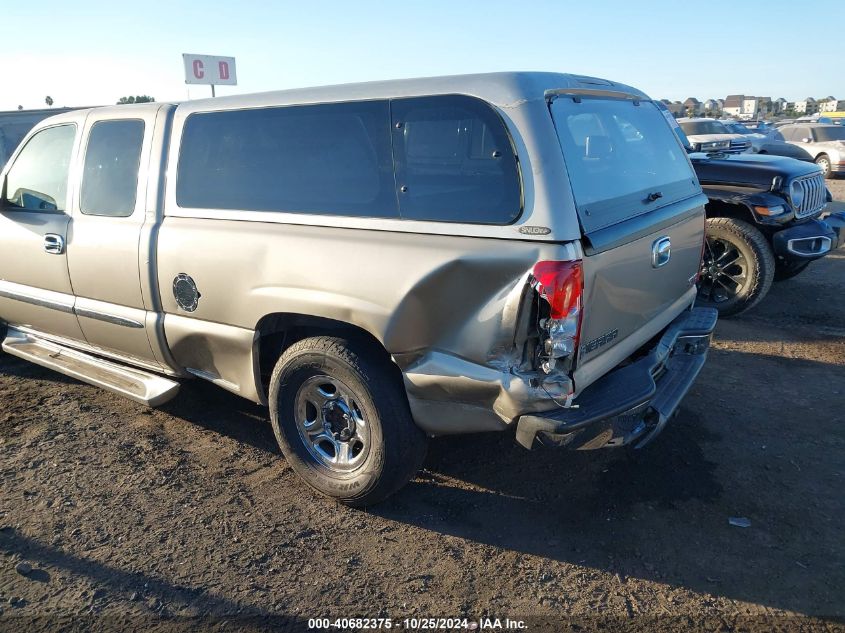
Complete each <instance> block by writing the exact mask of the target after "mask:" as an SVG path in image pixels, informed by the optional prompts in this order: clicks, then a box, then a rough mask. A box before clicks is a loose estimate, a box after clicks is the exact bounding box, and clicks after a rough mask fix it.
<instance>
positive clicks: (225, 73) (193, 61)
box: [182, 53, 238, 86]
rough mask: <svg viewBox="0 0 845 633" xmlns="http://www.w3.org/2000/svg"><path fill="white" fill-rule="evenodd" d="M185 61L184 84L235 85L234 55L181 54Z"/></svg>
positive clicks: (236, 78)
mask: <svg viewBox="0 0 845 633" xmlns="http://www.w3.org/2000/svg"><path fill="white" fill-rule="evenodd" d="M182 59H183V60H184V62H185V83H186V84H211V85H213V86H237V85H238V75H237V73H236V72H235V58H234V57H217V56H214V55H190V54H188V53H183V54H182Z"/></svg>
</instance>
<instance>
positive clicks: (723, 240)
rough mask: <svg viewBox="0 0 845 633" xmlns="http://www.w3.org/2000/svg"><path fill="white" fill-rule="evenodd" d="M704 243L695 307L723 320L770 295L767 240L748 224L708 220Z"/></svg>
mask: <svg viewBox="0 0 845 633" xmlns="http://www.w3.org/2000/svg"><path fill="white" fill-rule="evenodd" d="M706 239H707V244H706V246H705V252H704V261H703V262H702V268H701V278H700V279H699V283H698V298H697V299H696V304H697V305H701V306H706V307H710V308H716V309H717V310H718V311H719V316H724V317H727V316H734V315H737V314H741V313H742V312H745V311H746V310H750V309H751V308H753V307H754V306H755V305H757V303H759V302H760V300H761V299H762V298H763V297H765V296H766V293H768V292H769V288H770V287H771V285H772V281H773V278H774V274H775V258H774V255H773V254H772V249H771V248H770V247H769V244H768V242H767V241H766V238H765V237H764V236H763V234H762V233H761V232H760V231H759V230H757V229H756V228H755V227H754V226H752V225H751V224H749V223H748V222H744V221H742V220H735V219H733V218H708V219H707V236H706ZM720 258H721V260H720ZM714 261H715V265H714V266H711V265H710V264H711V262H714Z"/></svg>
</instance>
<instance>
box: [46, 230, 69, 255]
mask: <svg viewBox="0 0 845 633" xmlns="http://www.w3.org/2000/svg"><path fill="white" fill-rule="evenodd" d="M44 252H46V253H50V254H52V255H61V254H62V253H64V252H65V238H63V237H62V236H61V235H56V234H55V233H47V235H45V236H44Z"/></svg>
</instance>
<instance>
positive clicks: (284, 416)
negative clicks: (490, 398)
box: [269, 336, 427, 506]
mask: <svg viewBox="0 0 845 633" xmlns="http://www.w3.org/2000/svg"><path fill="white" fill-rule="evenodd" d="M269 399H270V419H271V422H272V424H273V432H274V433H275V435H276V440H277V441H278V443H279V447H280V448H281V449H282V453H284V455H285V458H286V459H287V461H288V463H289V464H290V465H291V467H292V468H293V469H294V471H296V473H297V474H298V475H299V476H300V477H301V478H302V479H303V480H304V481H305V483H307V484H308V485H309V486H311V487H312V488H314V489H315V490H317V491H318V492H321V493H322V494H324V495H327V496H330V497H334V498H335V499H337V500H339V501H341V502H343V503H346V504H348V505H353V506H366V505H371V504H374V503H378V502H379V501H382V500H383V499H385V498H386V497H387V496H389V495H391V494H393V493H394V492H396V491H397V490H398V489H399V488H401V487H402V486H403V485H405V484H406V483H407V482H408V480H410V479H411V478H412V477H413V476H414V475H415V474H416V472H417V471H418V470H419V468H420V466H421V465H422V462H423V459H424V458H425V452H426V445H427V438H426V436H425V434H424V433H423V432H422V430H420V428H419V427H418V426H417V425H416V424H415V423H414V421H413V419H412V417H411V411H410V409H409V407H408V401H407V398H406V396H405V391H404V386H403V385H402V381H401V376H399V375H398V372H397V371H396V370H395V368H394V367H392V366H391V364H390V360H389V359H388V358H387V357H386V355H382V354H379V353H376V352H374V351H373V350H371V349H370V347H369V346H368V345H367V344H366V343H362V342H359V341H352V340H349V339H346V338H336V337H329V336H319V337H313V338H307V339H304V340H302V341H299V342H297V343H294V344H293V345H292V346H291V347H290V348H288V349H287V350H286V351H285V352H284V353H283V354H282V356H281V358H279V361H278V362H277V363H276V367H275V369H274V370H273V375H272V377H271V379H270V397H269Z"/></svg>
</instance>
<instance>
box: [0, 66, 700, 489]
mask: <svg viewBox="0 0 845 633" xmlns="http://www.w3.org/2000/svg"><path fill="white" fill-rule="evenodd" d="M0 178H2V184H3V189H2V207H3V209H2V213H0V319H1V320H2V321H3V322H4V323H5V326H6V333H5V338H4V340H3V349H4V350H5V351H6V352H8V353H10V354H15V355H17V356H20V357H22V358H26V359H28V360H31V361H33V362H35V363H39V364H41V365H44V366H47V367H51V368H53V369H56V370H58V371H61V372H64V373H65V374H68V375H71V376H75V377H77V378H80V379H82V380H85V381H88V382H90V383H93V384H96V385H98V386H101V387H104V388H106V389H110V390H112V391H114V392H117V393H120V394H122V395H124V396H127V397H129V398H132V399H133V400H136V401H138V402H142V403H145V404H148V405H157V404H160V403H162V402H165V401H167V400H168V399H170V398H172V397H174V396H175V395H176V392H177V390H178V388H179V385H180V383H181V381H183V380H184V379H188V378H191V377H194V378H199V379H203V380H208V381H211V382H213V383H215V384H217V385H219V386H220V387H222V388H223V389H227V390H229V391H232V392H234V393H236V394H238V395H240V396H242V397H244V398H247V399H249V400H252V401H255V402H259V403H262V404H265V405H267V406H268V407H269V411H270V418H271V421H272V425H273V429H274V431H275V434H276V437H277V439H278V442H279V444H280V446H281V448H282V451H283V453H284V455H285V457H286V458H287V460H288V461H289V463H290V464H291V466H292V467H293V468H294V470H295V471H296V472H297V473H298V474H299V475H300V476H301V477H302V478H303V479H304V480H305V481H306V482H307V483H308V484H310V485H311V486H312V487H314V488H315V489H317V490H319V491H320V492H322V493H324V494H327V495H330V496H332V497H335V498H337V499H339V500H341V501H343V502H345V503H349V504H354V505H366V504H370V503H375V502H377V501H379V500H381V499H383V498H385V497H386V496H387V495H389V494H390V493H392V492H394V491H395V490H397V489H398V488H400V487H401V486H402V485H403V484H404V483H405V482H406V481H408V479H409V478H411V477H412V476H413V475H414V474H415V473H416V471H417V469H418V468H419V467H420V465H421V464H422V460H423V457H424V455H425V448H426V440H427V437H428V436H433V435H446V434H452V433H471V432H479V431H511V432H514V431H515V435H516V439H517V441H518V442H519V443H520V444H522V445H523V446H525V447H526V448H531V447H532V446H534V445H535V444H537V443H546V444H557V445H566V446H569V447H571V448H600V447H605V446H620V445H623V444H633V445H635V446H642V445H644V444H646V443H647V442H649V441H650V440H651V438H653V437H654V436H655V435H656V434H657V433H658V432H659V431H660V430H661V428H663V426H664V425H665V424H666V422H667V420H668V419H669V418H670V417H671V416H672V414H673V413H674V412H675V411H676V410H677V407H678V404H679V402H680V400H681V398H682V397H683V396H684V394H685V393H686V391H687V390H688V388H689V387H690V385H691V384H692V382H693V380H694V379H695V377H696V376H697V374H698V372H699V371H700V369H701V367H702V365H703V363H704V359H705V356H706V352H707V349H708V345H709V340H710V336H711V332H712V330H713V327H714V324H715V319H716V316H715V314H716V313H715V311H714V310H709V309H694V308H693V302H694V300H695V296H696V288H695V284H696V279H697V275H698V272H699V263H700V260H701V254H702V248H703V244H704V205H705V204H706V202H707V198H706V197H705V196H704V195H703V194H702V191H701V188H700V186H699V183H698V180H697V179H696V177H695V174H694V173H693V170H692V167H691V166H690V162H689V160H688V159H687V155H686V152H685V151H684V149H683V147H681V145H680V143H679V141H678V139H677V138H676V137H675V135H674V134H673V132H672V129H671V128H670V126H669V124H668V122H667V121H666V120H665V119H664V117H663V115H662V114H661V112H660V111H659V110H658V109H657V108H656V107H655V105H654V104H653V103H652V102H651V101H650V100H649V98H648V97H647V96H646V95H645V94H643V93H642V92H640V91H638V90H635V89H634V88H631V87H629V86H625V85H623V84H618V83H613V82H610V81H605V80H602V79H594V78H589V77H581V76H574V75H562V74H551V73H502V74H490V75H471V76H462V77H443V78H432V79H417V80H409V81H390V82H380V83H369V84H354V85H345V86H335V87H323V88H312V89H305V90H292V91H285V92H271V93H265V94H258V95H246V96H234V97H226V98H220V99H210V100H202V101H190V102H187V103H182V104H161V103H156V104H144V105H137V106H114V107H106V108H96V109H89V110H81V111H76V112H70V113H66V114H63V115H60V116H56V117H52V118H50V119H47V120H46V121H43V122H42V123H40V124H39V125H38V126H36V128H35V129H34V130H32V131H31V132H30V134H29V135H28V136H27V137H26V138H25V139H24V141H23V143H22V145H21V146H20V147H19V148H18V149H17V151H16V152H15V154H14V155H13V156H12V157H11V159H10V161H9V163H8V165H7V166H6V167H5V169H4V170H3V172H2V175H1V176H0Z"/></svg>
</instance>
